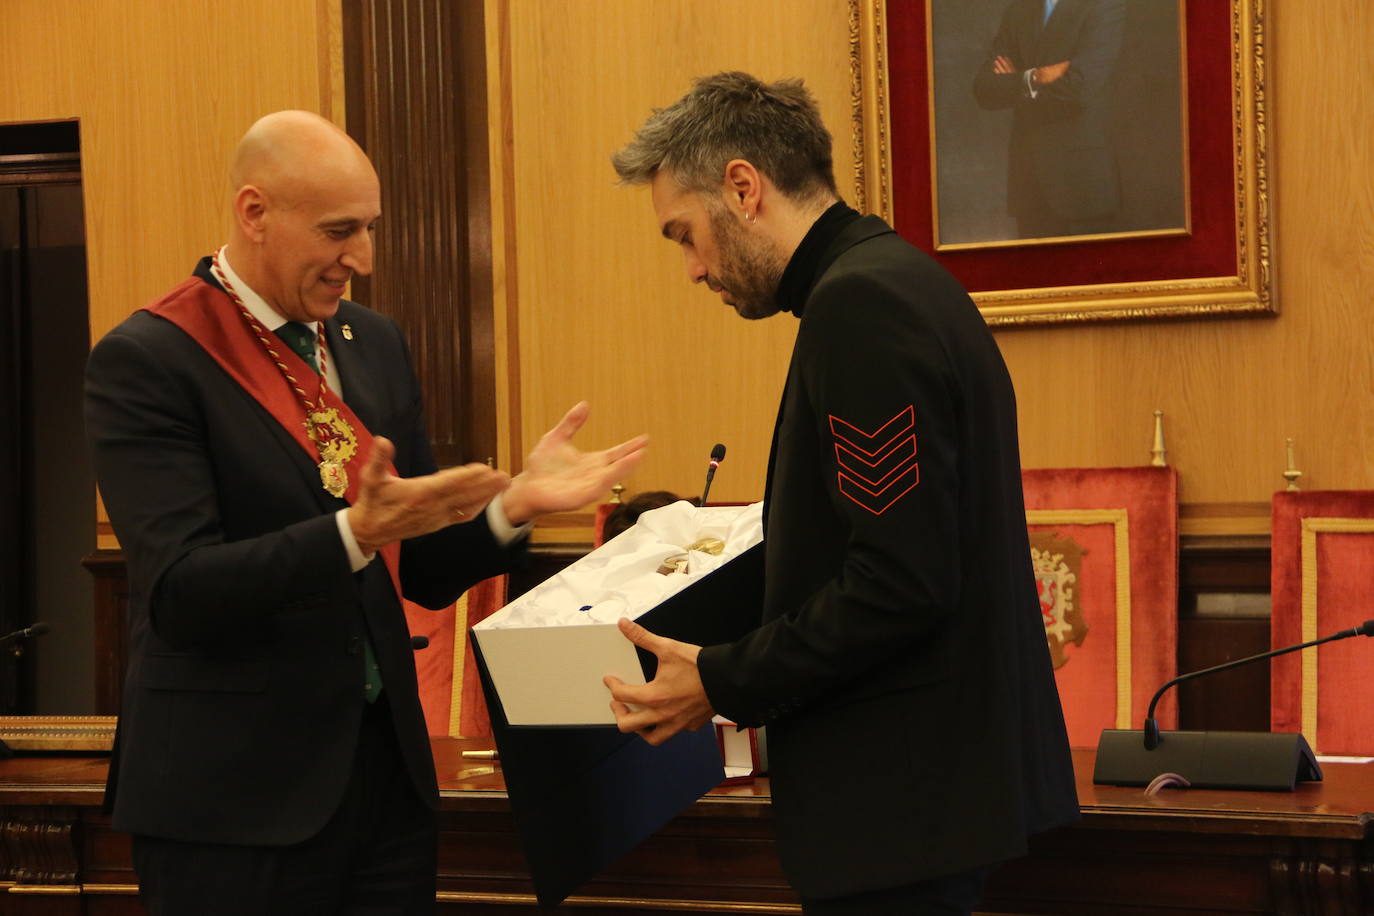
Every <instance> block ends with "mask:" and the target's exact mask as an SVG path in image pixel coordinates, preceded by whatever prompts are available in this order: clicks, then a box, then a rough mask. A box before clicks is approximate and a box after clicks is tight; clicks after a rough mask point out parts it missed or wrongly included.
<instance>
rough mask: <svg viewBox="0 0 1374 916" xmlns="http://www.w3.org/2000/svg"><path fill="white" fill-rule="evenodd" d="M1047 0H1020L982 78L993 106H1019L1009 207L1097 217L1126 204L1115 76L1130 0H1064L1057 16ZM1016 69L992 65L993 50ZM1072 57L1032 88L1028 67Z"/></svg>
mask: <svg viewBox="0 0 1374 916" xmlns="http://www.w3.org/2000/svg"><path fill="white" fill-rule="evenodd" d="M1043 11H1044V2H1043V0H1011V3H1010V4H1009V5H1008V6H1007V9H1006V12H1005V13H1003V15H1002V23H1001V26H1000V27H999V28H998V30H997V37H996V38H994V39H993V42H992V50H991V53H989V55H988V58H987V60H986V61H984V63H983V66H982V68H981V69H980V70H979V71H978V76H977V78H976V79H975V80H974V95H975V96H976V97H977V99H978V102H979V104H980V105H982V106H983V107H984V108H1011V109H1013V110H1014V112H1015V114H1014V120H1013V122H1012V135H1011V148H1010V151H1009V155H1008V163H1007V198H1008V200H1007V210H1008V212H1009V213H1011V214H1013V215H1027V213H1028V211H1030V210H1033V209H1035V208H1049V210H1050V211H1051V214H1052V215H1053V216H1055V217H1058V218H1060V219H1090V218H1092V217H1097V216H1102V215H1103V214H1111V213H1114V212H1115V211H1116V210H1117V209H1118V208H1119V206H1120V187H1119V182H1118V176H1117V168H1116V157H1115V153H1114V151H1113V149H1112V146H1111V134H1110V131H1111V117H1112V102H1113V99H1112V93H1111V90H1112V76H1113V73H1114V72H1115V69H1116V61H1117V57H1118V56H1119V55H1120V52H1121V41H1122V27H1123V24H1124V22H1125V16H1126V13H1125V3H1124V0H1059V3H1058V5H1057V6H1056V7H1055V8H1054V14H1053V15H1052V16H1050V19H1049V21H1048V22H1044V21H1043V15H1044V14H1043ZM999 55H1002V56H1005V57H1008V58H1010V59H1011V62H1012V67H1013V68H1014V69H1015V71H1016V72H1014V73H1009V74H997V73H993V72H992V62H993V59H994V58H995V57H997V56H999ZM1064 60H1067V61H1070V62H1071V64H1070V66H1069V69H1068V70H1067V71H1066V72H1065V74H1064V75H1063V76H1062V77H1060V78H1059V79H1058V80H1056V81H1055V82H1053V83H1050V84H1049V85H1048V86H1045V87H1043V88H1041V89H1040V90H1038V91H1037V94H1036V97H1035V98H1034V99H1032V98H1030V97H1029V95H1028V94H1027V93H1026V84H1025V77H1024V75H1023V73H1024V71H1026V70H1028V69H1031V68H1033V67H1041V66H1045V65H1048V64H1056V63H1059V62H1060V61H1064Z"/></svg>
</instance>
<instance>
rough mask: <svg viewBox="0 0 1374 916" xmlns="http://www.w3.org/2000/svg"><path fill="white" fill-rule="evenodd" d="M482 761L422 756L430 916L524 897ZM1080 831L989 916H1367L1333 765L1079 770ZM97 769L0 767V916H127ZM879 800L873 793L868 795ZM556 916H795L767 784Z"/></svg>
mask: <svg viewBox="0 0 1374 916" xmlns="http://www.w3.org/2000/svg"><path fill="white" fill-rule="evenodd" d="M486 746H488V745H487V744H486V743H485V742H479V741H472V740H464V739H436V740H435V742H434V753H435V761H436V764H437V766H438V771H439V780H440V788H441V794H442V813H441V823H440V830H441V840H440V844H441V845H440V854H439V899H440V902H441V910H442V912H444V913H454V914H464V913H488V914H498V913H499V914H511V913H512V912H518V911H520V910H521V909H531V910H532V909H533V908H534V897H533V893H532V890H531V886H530V883H529V879H528V877H527V876H526V873H525V865H524V859H523V856H522V855H521V853H520V848H519V843H518V841H517V839H516V837H515V834H514V827H513V824H512V822H511V818H510V813H509V806H508V802H507V800H506V796H505V791H504V784H503V782H502V779H501V772H500V768H499V766H498V765H495V764H493V763H492V762H491V761H484V760H471V759H466V758H463V757H462V756H461V751H462V750H463V749H464V748H479V747H486ZM1074 763H1075V767H1076V769H1077V771H1078V774H1079V776H1078V791H1079V797H1080V800H1081V801H1082V804H1083V820H1082V821H1081V822H1080V823H1079V824H1078V825H1076V826H1073V827H1069V828H1065V829H1061V830H1058V831H1055V832H1053V833H1050V834H1046V835H1045V836H1042V837H1039V838H1037V839H1036V840H1035V842H1034V844H1033V848H1032V851H1031V855H1030V856H1028V857H1027V858H1025V859H1021V860H1018V861H1016V862H1011V863H1008V864H1006V865H1004V866H1003V867H1002V868H1001V869H1000V870H999V871H998V872H997V873H996V874H995V875H994V877H993V880H992V882H991V884H990V886H989V888H988V894H987V897H986V900H985V902H984V907H983V912H987V913H1035V914H1061V916H1075V914H1093V916H1108V914H1110V916H1135V914H1147V913H1148V914H1161V913H1168V914H1173V916H1184V914H1204V913H1205V914H1216V913H1226V914H1233V913H1281V914H1308V913H1312V914H1318V913H1320V914H1352V916H1353V914H1369V913H1374V831H1371V826H1370V820H1371V815H1370V814H1369V813H1368V812H1369V810H1370V809H1371V808H1374V765H1368V766H1352V765H1331V766H1328V767H1327V768H1326V774H1327V780H1326V782H1325V783H1315V784H1308V785H1303V786H1301V787H1300V788H1299V789H1298V790H1297V791H1296V792H1293V793H1291V794H1289V793H1261V792H1221V791H1185V790H1166V791H1165V792H1163V793H1161V794H1160V795H1159V796H1158V797H1157V798H1154V799H1146V798H1144V797H1143V795H1142V794H1141V792H1140V790H1138V789H1122V788H1114V787H1109V786H1094V785H1092V766H1093V755H1092V753H1091V752H1075V760H1074ZM105 767H106V762H105V761H104V760H103V759H99V758H82V757H67V758H58V757H45V758H35V757H30V758H23V757H21V758H16V759H14V760H9V761H0V913H4V914H6V916H11V914H13V916H27V914H44V916H47V914H93V916H104V914H136V913H141V912H142V911H141V909H140V908H139V907H138V904H137V901H136V898H135V897H134V894H135V892H136V885H135V879H134V876H133V873H132V871H131V869H130V866H129V842H128V837H127V836H125V835H123V834H120V833H116V832H115V831H113V830H111V829H110V826H109V821H108V819H107V818H105V817H104V816H103V815H101V814H100V811H99V803H100V799H101V795H102V791H101V787H102V785H103V782H104V776H105ZM875 791H880V790H879V789H875ZM565 906H566V907H567V908H569V909H576V910H577V911H578V912H580V913H601V914H618V916H624V914H633V913H665V912H677V913H682V912H691V913H755V914H765V913H796V912H799V908H798V907H797V906H796V898H795V896H794V895H793V894H792V892H791V891H790V890H789V889H788V888H787V885H786V883H785V882H784V880H783V877H782V872H781V870H780V869H779V867H778V863H777V858H776V856H775V854H774V851H773V839H772V818H771V811H770V807H769V801H768V783H767V780H757V781H755V782H754V783H753V784H752V785H744V786H733V787H730V788H728V789H724V790H720V791H719V792H717V793H715V794H712V795H709V796H707V797H706V798H703V799H702V800H701V801H699V802H697V803H696V804H695V805H693V806H692V807H691V808H689V809H688V810H686V811H685V812H683V814H682V815H681V816H680V817H678V818H677V819H676V820H674V821H673V822H672V823H671V824H669V825H668V826H667V827H665V828H664V829H663V830H662V831H660V832H659V833H658V834H657V835H655V836H654V837H653V838H651V839H650V840H649V841H648V842H646V843H645V844H644V845H643V846H641V847H640V848H639V849H637V850H636V851H635V852H633V853H632V854H630V855H629V856H627V857H625V859H623V860H622V861H620V862H618V863H616V865H615V866H614V867H613V868H611V869H609V870H608V871H607V873H605V874H603V875H601V876H598V877H597V878H596V879H594V880H593V881H591V882H589V883H588V884H587V885H586V886H584V887H583V888H582V890H581V893H580V894H579V895H578V896H577V897H574V898H572V899H570V900H569V901H568V903H567V904H565Z"/></svg>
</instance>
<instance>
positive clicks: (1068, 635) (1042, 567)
mask: <svg viewBox="0 0 1374 916" xmlns="http://www.w3.org/2000/svg"><path fill="white" fill-rule="evenodd" d="M1030 548H1031V568H1032V569H1033V570H1034V573H1035V590H1036V594H1037V596H1038V597H1039V599H1040V615H1041V617H1042V618H1043V620H1044V623H1045V639H1046V640H1047V641H1048V642H1049V646H1050V657H1051V658H1052V659H1053V661H1054V667H1055V668H1062V667H1064V666H1065V665H1066V664H1068V661H1069V656H1068V652H1067V651H1066V647H1067V646H1068V644H1069V643H1073V644H1074V645H1075V646H1080V647H1081V646H1082V645H1083V640H1084V639H1086V638H1087V636H1088V624H1087V621H1086V620H1084V619H1083V611H1082V610H1081V609H1080V608H1079V606H1078V601H1077V596H1076V590H1077V589H1076V586H1077V583H1078V574H1079V572H1080V571H1081V570H1082V565H1083V554H1084V553H1085V551H1084V550H1083V548H1082V547H1080V546H1079V545H1078V543H1077V542H1075V541H1074V540H1072V539H1071V538H1061V537H1059V536H1058V533H1057V532H1053V531H1032V532H1030Z"/></svg>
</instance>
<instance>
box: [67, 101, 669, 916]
mask: <svg viewBox="0 0 1374 916" xmlns="http://www.w3.org/2000/svg"><path fill="white" fill-rule="evenodd" d="M231 179H232V187H233V188H234V189H235V193H234V198H233V206H232V228H231V232H230V237H229V241H228V244H227V245H225V246H224V247H222V248H220V249H219V250H218V251H217V252H215V254H214V255H213V256H211V257H208V258H205V259H204V260H202V261H201V263H200V264H199V266H197V268H196V270H195V274H194V276H192V277H191V278H190V279H188V280H187V281H185V282H184V283H182V284H181V285H179V286H177V287H176V288H175V289H173V290H172V291H171V292H170V293H168V294H167V295H165V296H163V297H162V298H161V299H159V300H158V301H156V302H154V303H152V304H151V305H149V306H147V307H146V308H144V309H141V310H139V311H137V312H135V313H134V314H133V315H132V316H131V317H130V318H128V319H127V320H125V321H124V322H123V323H122V324H120V325H119V326H118V327H116V328H115V329H114V330H113V331H111V332H110V333H109V334H108V335H107V336H106V337H105V338H104V339H103V340H102V341H101V342H100V343H99V344H98V345H97V346H96V347H95V348H94V350H93V351H92V353H91V357H90V361H89V364H88V369H87V385H86V418H87V425H88V432H89V436H90V440H91V444H92V448H93V451H94V456H95V465H96V471H97V476H98V479H99V482H100V488H101V493H102V494H103V496H104V500H105V505H106V507H107V508H108V510H109V515H110V520H111V522H112V524H113V526H114V530H115V532H116V534H117V535H118V536H119V538H120V543H121V545H122V547H123V549H124V551H125V554H126V556H127V558H128V564H129V586H130V595H129V616H130V641H129V646H130V649H129V659H128V674H127V680H126V684H125V690H124V700H123V706H122V709H121V714H120V722H119V732H118V737H117V746H116V750H115V754H114V759H113V761H112V765H111V775H110V782H109V787H108V791H107V798H108V802H109V803H110V804H111V805H112V808H113V814H114V824H115V826H116V827H117V828H119V829H121V830H126V831H129V832H131V833H132V834H134V862H135V866H136V868H137V870H138V874H139V878H140V882H141V885H142V892H143V896H144V900H145V902H146V904H147V905H148V908H149V909H150V911H151V912H153V913H155V914H157V913H167V914H189V913H195V914H197V916H203V914H217V913H225V914H229V913H232V914H236V916H242V914H245V913H289V914H293V916H298V914H315V913H321V914H323V913H339V912H350V913H351V912H367V913H423V912H429V911H430V910H432V908H433V906H434V889H435V871H436V868H435V852H436V849H435V847H436V818H435V809H436V807H437V803H438V792H437V789H436V782H435V774H434V764H433V759H432V757H431V754H430V749H429V742H428V739H427V736H426V730H425V726H424V720H423V716H422V713H421V708H420V703H419V699H418V696H417V691H416V676H415V664H414V659H413V657H412V647H411V642H410V637H409V633H408V632H407V629H406V624H405V618H404V615H403V612H402V606H401V596H404V597H405V598H408V599H411V600H413V601H415V602H417V603H419V604H421V605H424V606H426V607H431V608H443V607H446V606H448V605H449V604H451V603H452V602H453V601H454V600H455V599H456V598H457V597H458V596H459V594H460V593H461V592H462V591H463V590H464V589H466V588H467V587H468V586H470V585H472V584H473V583H475V582H477V581H479V580H480V579H482V578H485V577H487V576H490V575H493V574H495V573H499V572H502V571H504V570H505V569H506V568H507V567H508V565H509V564H510V563H511V562H512V560H513V559H515V558H516V557H518V555H519V554H520V552H521V550H522V549H523V548H522V544H523V531H524V528H523V526H524V525H525V523H527V522H529V521H530V520H531V519H533V518H534V517H535V516H536V515H538V514H539V513H542V512H548V511H556V510H560V509H568V508H572V507H575V506H580V505H585V504H586V503H587V502H589V501H592V500H593V499H595V498H596V497H597V496H598V495H599V494H600V493H601V492H602V491H603V490H604V488H606V487H608V486H609V485H610V483H611V482H612V481H614V480H617V479H620V477H621V476H622V475H623V474H624V473H625V471H627V470H628V469H629V468H630V467H631V466H633V465H634V463H635V462H636V461H637V460H638V457H639V455H640V452H641V450H642V447H643V444H644V443H643V441H642V440H641V439H636V440H632V441H630V442H627V443H624V444H622V445H620V446H617V447H615V448H613V449H609V450H607V451H605V452H596V453H583V452H580V451H578V450H577V449H576V448H575V447H574V446H573V445H572V443H571V438H572V435H573V433H574V432H575V431H576V430H577V428H578V427H579V426H580V425H581V424H582V422H583V420H584V419H585V418H586V412H587V410H586V406H585V405H578V406H577V407H575V408H574V409H573V410H572V411H570V412H569V414H568V415H567V416H566V417H565V418H564V419H563V421H562V422H561V423H560V424H559V425H558V426H557V427H556V428H555V429H553V430H551V431H550V432H549V433H548V434H547V435H546V436H545V437H544V438H543V439H542V440H541V441H540V443H539V445H538V446H536V448H535V450H534V451H533V452H532V453H531V455H530V457H529V460H528V462H527V465H526V469H525V471H524V472H523V473H522V474H520V475H519V476H517V477H515V478H514V479H513V480H512V479H511V478H510V477H508V475H506V474H505V473H503V472H501V471H497V470H493V469H491V468H488V467H487V466H485V465H480V464H474V465H468V466H466V467H458V468H450V469H447V470H436V468H435V465H434V460H433V458H432V457H431V454H430V449H429V444H428V438H427V435H426V431H425V427H424V423H423V421H422V416H421V404H420V394H419V387H418V384H417V382H416V379H415V376H414V373H413V370H412V368H411V363H410V356H409V353H408V351H407V348H406V344H405V341H404V338H403V336H402V334H401V332H400V330H399V328H397V326H396V325H395V324H394V323H393V322H391V321H390V320H389V319H387V318H384V317H382V316H380V315H378V314H376V313H374V312H372V311H371V310H369V309H366V308H363V307H362V306H359V305H356V304H354V303H352V302H349V301H347V300H344V299H342V296H343V293H344V289H345V286H346V284H347V283H348V281H349V279H350V277H352V276H353V275H354V274H360V275H366V274H368V273H370V272H371V269H372V256H373V252H372V235H371V233H372V229H373V224H374V223H375V221H376V220H377V218H378V216H379V215H380V192H379V188H378V182H377V175H376V172H375V171H374V170H373V168H372V165H371V163H369V162H368V160H367V157H366V155H364V153H363V152H362V150H361V149H360V148H359V147H358V146H357V145H356V144H355V143H354V142H353V141H352V140H351V139H350V138H349V137H348V136H347V135H346V134H344V133H343V132H342V131H341V130H339V129H338V128H337V127H335V126H334V125H332V124H330V123H329V122H328V121H325V120H324V119H322V118H320V117H318V116H317V115H313V114H310V113H307V112H291V111H288V112H278V113H276V114H273V115H268V116H267V117H265V118H263V119H262V120H260V121H258V122H257V123H256V124H254V125H253V127H252V128H251V129H250V130H249V131H248V133H247V134H246V135H245V136H244V138H243V140H242V141H241V142H240V144H239V146H238V149H237V151H236V152H235V156H234V161H233V166H232V172H231Z"/></svg>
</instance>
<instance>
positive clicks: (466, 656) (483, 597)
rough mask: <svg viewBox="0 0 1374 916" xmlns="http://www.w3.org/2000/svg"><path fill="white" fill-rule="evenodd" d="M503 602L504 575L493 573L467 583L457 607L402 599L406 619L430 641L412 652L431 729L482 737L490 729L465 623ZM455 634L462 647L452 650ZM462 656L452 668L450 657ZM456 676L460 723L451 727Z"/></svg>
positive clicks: (437, 733)
mask: <svg viewBox="0 0 1374 916" xmlns="http://www.w3.org/2000/svg"><path fill="white" fill-rule="evenodd" d="M505 604H506V577H505V576H495V577H493V578H491V579H486V580H484V581H482V582H479V583H477V584H476V585H474V586H473V587H472V588H470V589H468V591H467V594H465V595H464V596H463V600H460V601H459V602H458V604H457V606H456V608H446V609H445V610H442V611H437V612H436V611H430V610H427V609H425V608H422V607H420V606H419V605H416V604H412V603H410V602H409V601H407V602H405V611H406V622H407V623H408V624H409V625H410V632H411V635H413V636H428V637H429V647H428V648H426V649H421V650H420V651H418V652H416V653H415V673H416V676H417V677H418V679H419V683H420V705H421V706H422V707H424V711H425V725H426V726H427V727H428V729H429V733H430V734H431V735H435V736H439V737H446V736H449V735H451V734H452V735H461V736H464V737H484V736H488V735H490V734H491V720H490V719H489V718H488V717H487V704H486V701H485V700H484V699H483V697H482V685H481V683H480V681H479V680H478V678H477V668H476V662H475V661H474V660H473V656H472V645H471V643H470V642H469V640H468V636H467V631H468V627H471V626H472V625H473V624H475V623H477V622H478V621H480V620H483V619H484V618H486V617H488V616H490V615H491V614H492V613H494V612H496V611H498V610H500V609H501V608H502V607H504V606H505ZM461 608H466V618H465V620H464V622H463V623H462V630H461V634H459V633H458V632H456V631H457V625H458V624H457V620H456V610H457V609H461ZM455 639H461V640H462V642H461V643H459V644H458V645H460V646H462V652H461V655H460V653H458V652H456V651H455V644H454V640H455ZM456 657H461V659H462V662H461V665H460V666H458V667H457V668H456V670H455V665H454V659H455V658H456ZM455 677H456V678H458V690H457V691H456V693H457V695H458V697H459V699H458V703H459V709H458V728H457V730H456V731H455V730H454V729H453V720H454V716H453V712H454V710H453V702H454V699H453V698H454V695H455V690H454V678H455Z"/></svg>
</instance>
